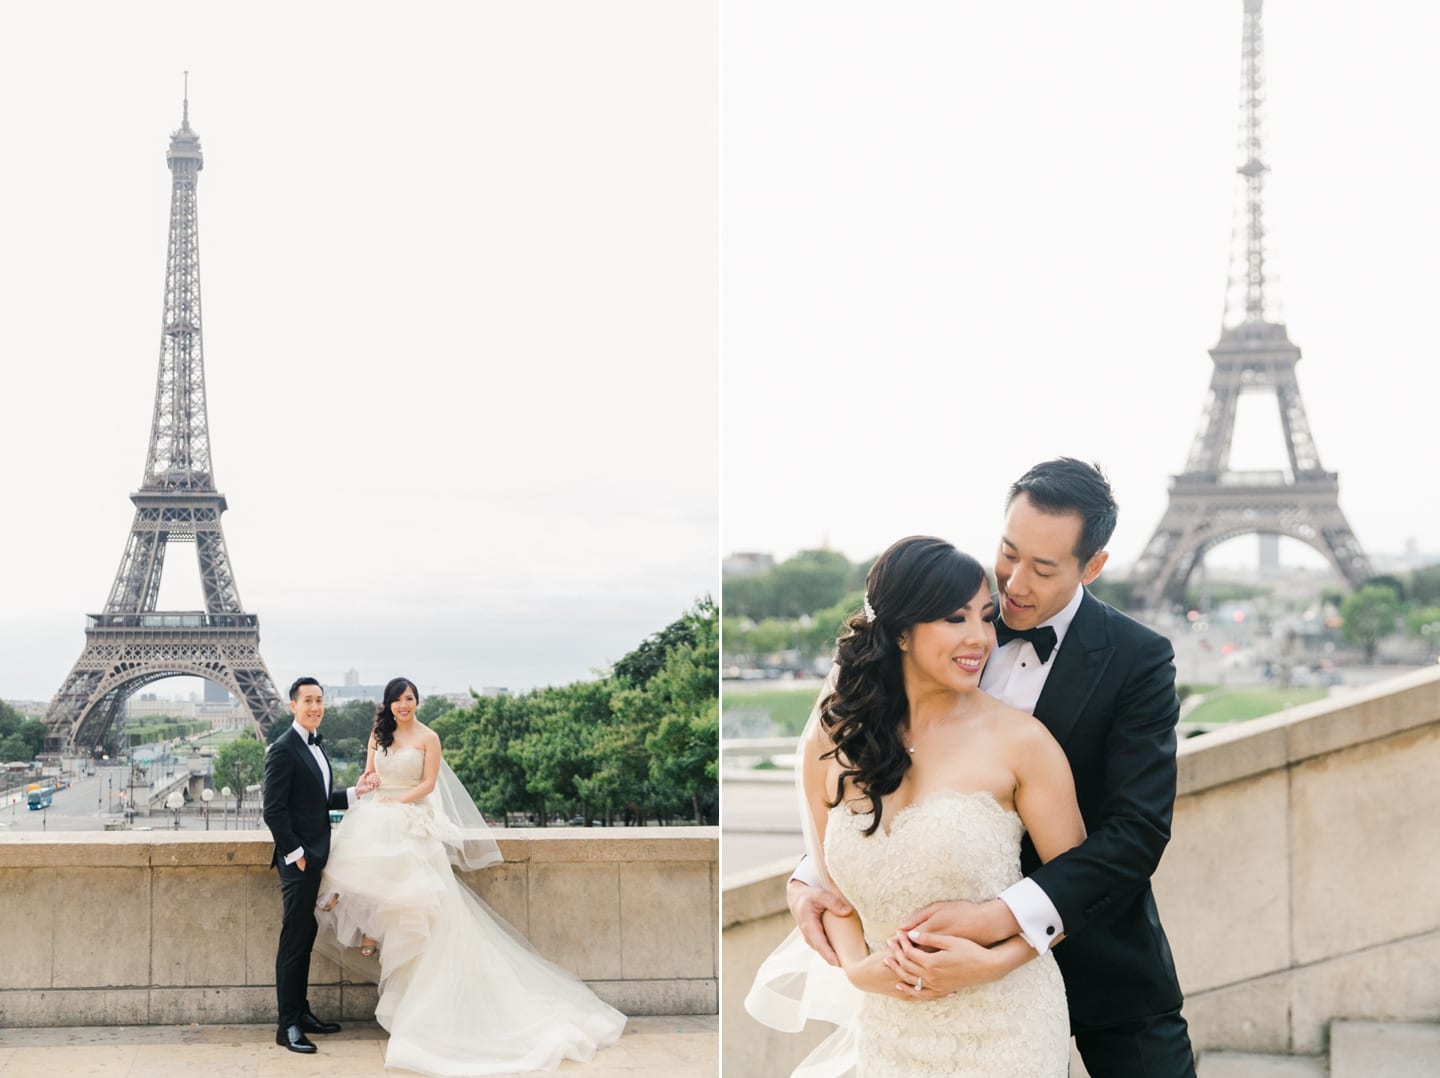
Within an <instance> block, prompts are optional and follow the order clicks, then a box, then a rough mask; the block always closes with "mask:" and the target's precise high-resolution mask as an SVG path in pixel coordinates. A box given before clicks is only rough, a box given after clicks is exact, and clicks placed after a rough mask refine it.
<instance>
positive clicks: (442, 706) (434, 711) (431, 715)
mask: <svg viewBox="0 0 1440 1078" xmlns="http://www.w3.org/2000/svg"><path fill="white" fill-rule="evenodd" d="M454 710H455V705H454V704H452V703H451V702H450V700H449V698H448V697H445V696H427V697H425V700H424V702H423V703H422V704H421V705H420V708H419V710H417V711H416V712H415V717H416V718H417V719H419V720H420V721H421V722H423V723H424V724H425V725H426V726H430V725H432V724H433V723H434V722H435V720H436V719H438V718H439V717H440V716H441V715H446V714H449V713H450V712H451V711H454Z"/></svg>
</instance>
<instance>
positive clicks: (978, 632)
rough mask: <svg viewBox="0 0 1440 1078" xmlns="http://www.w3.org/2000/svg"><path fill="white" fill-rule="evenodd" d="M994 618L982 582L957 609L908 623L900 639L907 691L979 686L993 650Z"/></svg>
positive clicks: (962, 690)
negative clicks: (930, 619)
mask: <svg viewBox="0 0 1440 1078" xmlns="http://www.w3.org/2000/svg"><path fill="white" fill-rule="evenodd" d="M994 622H995V604H994V603H993V602H991V601H990V586H989V585H988V584H986V583H984V582H982V583H981V585H980V590H979V591H977V592H976V593H975V595H974V596H973V597H972V598H971V599H970V601H969V602H968V603H966V604H965V605H964V606H962V607H961V608H960V609H959V610H956V611H954V612H953V613H951V614H949V615H947V616H946V617H943V618H940V619H938V620H936V621H922V622H919V623H917V624H916V625H913V626H911V628H910V630H909V631H908V632H906V633H905V635H904V636H902V637H901V639H900V651H901V656H900V666H901V669H902V671H903V672H904V675H905V690H906V693H907V694H910V695H913V694H914V693H916V692H920V691H925V690H926V689H930V690H934V689H948V690H950V691H954V692H967V691H969V690H971V689H976V688H979V686H980V672H981V671H982V670H984V669H985V660H986V659H987V658H988V657H989V655H990V652H992V651H993V650H995V625H994Z"/></svg>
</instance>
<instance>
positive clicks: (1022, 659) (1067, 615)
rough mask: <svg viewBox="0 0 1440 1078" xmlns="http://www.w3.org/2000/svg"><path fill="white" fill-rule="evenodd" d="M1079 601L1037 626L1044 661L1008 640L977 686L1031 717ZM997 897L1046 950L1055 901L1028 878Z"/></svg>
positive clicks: (1056, 931)
mask: <svg viewBox="0 0 1440 1078" xmlns="http://www.w3.org/2000/svg"><path fill="white" fill-rule="evenodd" d="M1084 598H1085V589H1084V587H1083V586H1082V587H1079V588H1076V589H1075V594H1074V596H1072V597H1071V599H1070V601H1069V602H1068V603H1066V604H1065V606H1064V608H1063V609H1062V610H1061V611H1060V612H1059V613H1058V614H1056V615H1055V616H1054V617H1051V618H1047V619H1046V620H1045V621H1042V622H1041V623H1040V624H1041V625H1048V626H1050V627H1051V628H1052V629H1054V630H1055V650H1054V651H1052V652H1051V653H1050V660H1049V661H1048V662H1043V663H1042V662H1041V661H1040V656H1039V655H1037V654H1035V647H1034V645H1033V644H1031V643H1030V641H1028V640H1019V639H1016V640H1011V641H1010V642H1009V643H1008V644H1006V645H1005V646H1004V647H999V648H996V649H995V651H994V653H993V654H992V655H991V656H990V661H989V662H987V663H986V664H985V672H984V673H983V674H981V675H980V688H981V689H983V690H984V691H985V692H988V693H989V694H990V695H991V696H993V697H995V699H997V700H999V701H1001V702H1002V703H1006V704H1009V705H1010V706H1011V707H1013V708H1015V709H1016V710H1019V711H1026V712H1029V713H1030V714H1032V715H1033V714H1034V713H1035V704H1036V702H1037V701H1038V700H1039V699H1040V693H1041V692H1042V691H1043V690H1044V688H1045V679H1046V678H1047V677H1049V676H1050V671H1051V670H1053V669H1054V668H1055V657H1056V656H1057V655H1059V654H1060V649H1061V648H1062V647H1064V646H1065V634H1066V633H1067V632H1068V631H1069V630H1070V623H1071V622H1072V621H1074V620H1075V612H1076V611H1077V610H1079V609H1080V601H1081V600H1082V599H1084ZM1037 628H1038V626H1037ZM999 898H1000V901H1001V902H1003V903H1005V905H1007V906H1009V907H1010V912H1011V913H1013V914H1014V915H1015V920H1016V921H1018V922H1019V924H1020V935H1022V936H1024V937H1025V942H1026V943H1028V944H1030V946H1031V947H1034V948H1035V950H1036V951H1038V952H1039V953H1040V954H1044V953H1045V952H1046V951H1048V950H1049V949H1050V946H1051V944H1053V943H1054V942H1055V940H1056V938H1057V937H1058V936H1059V935H1060V934H1061V933H1063V932H1064V931H1065V924H1064V922H1063V921H1062V920H1061V918H1060V913H1059V911H1058V910H1056V909H1055V903H1053V902H1051V901H1050V896H1049V895H1047V894H1046V893H1045V892H1044V891H1043V890H1041V888H1040V885H1039V884H1038V883H1036V882H1035V881H1034V880H1032V879H1030V877H1028V876H1026V877H1025V878H1023V879H1021V880H1019V881H1018V882H1016V883H1014V884H1011V885H1010V886H1009V887H1007V888H1005V890H1003V891H1001V892H1000V895H999Z"/></svg>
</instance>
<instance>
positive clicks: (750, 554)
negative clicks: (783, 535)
mask: <svg viewBox="0 0 1440 1078" xmlns="http://www.w3.org/2000/svg"><path fill="white" fill-rule="evenodd" d="M773 568H775V555H773V554H762V553H760V552H758V551H748V550H738V551H736V552H735V553H734V554H731V555H730V556H729V557H728V558H726V559H725V560H724V561H723V562H721V563H720V575H721V576H722V577H726V576H761V575H763V574H765V573H768V572H769V571H770V570H771V569H773Z"/></svg>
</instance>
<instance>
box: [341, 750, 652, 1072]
mask: <svg viewBox="0 0 1440 1078" xmlns="http://www.w3.org/2000/svg"><path fill="white" fill-rule="evenodd" d="M423 766H424V753H423V752H422V751H421V750H420V749H400V750H397V751H392V752H390V753H388V754H387V753H378V754H377V755H376V768H377V770H378V771H379V772H380V778H381V780H382V785H381V787H380V790H379V791H377V792H376V793H374V794H371V795H369V796H367V797H364V798H361V800H360V802H359V803H358V804H357V805H356V806H355V807H354V808H353V809H351V810H350V812H349V813H348V814H347V815H346V818H345V821H344V822H343V823H342V824H341V825H340V827H339V828H338V829H337V830H336V832H335V836H334V840H333V842H332V843H331V851H330V860H329V862H328V863H327V864H326V866H325V873H324V878H323V880H322V882H321V894H322V895H323V894H327V893H329V892H335V893H337V894H338V895H339V896H340V899H339V902H338V903H337V904H336V906H335V907H334V909H333V910H332V911H330V912H322V913H320V914H319V915H318V916H319V918H320V921H321V929H322V930H325V929H327V928H328V929H330V930H332V931H333V932H334V933H335V936H336V937H337V939H338V941H339V943H340V944H341V945H342V946H346V947H356V946H359V944H360V938H361V936H362V935H368V936H370V937H372V938H374V939H377V940H379V941H380V954H379V957H380V976H379V987H380V997H379V1001H378V1002H377V1004H376V1006H375V1019H376V1021H378V1022H379V1023H380V1024H381V1025H382V1026H384V1027H385V1029H387V1030H388V1031H389V1033H390V1042H389V1044H388V1046H387V1047H386V1050H385V1065H386V1066H387V1067H390V1068H403V1069H405V1070H409V1071H417V1072H419V1073H421V1074H429V1075H439V1076H443V1078H472V1076H478V1075H491V1074H510V1073H513V1072H515V1071H526V1070H540V1069H548V1068H552V1067H556V1066H559V1064H560V1062H561V1060H562V1059H574V1060H579V1061H582V1062H583V1061H586V1060H589V1059H590V1057H591V1056H593V1055H594V1054H595V1051H596V1049H597V1048H599V1047H602V1046H604V1045H607V1044H613V1043H614V1042H615V1041H616V1040H617V1039H618V1038H619V1036H620V1033H621V1030H622V1029H623V1028H624V1026H625V1016H624V1015H623V1014H621V1013H620V1012H619V1011H617V1010H615V1009H614V1008H613V1007H611V1006H609V1005H608V1004H606V1003H604V1002H602V1001H601V1000H600V999H599V998H597V997H596V996H595V994H594V993H593V992H591V991H590V989H589V988H588V987H586V985H585V984H584V983H583V982H582V981H581V980H580V979H579V978H577V977H575V976H574V975H573V974H571V973H569V972H567V971H565V970H563V969H561V968H560V967H559V966H556V965H554V964H552V963H550V962H548V961H546V960H545V959H544V958H541V957H540V955H538V954H536V953H535V951H534V950H533V949H532V948H531V947H530V944H529V943H528V942H527V941H526V940H525V939H524V937H522V936H521V935H520V934H519V933H518V932H516V931H515V929H514V928H512V927H511V926H510V925H509V924H507V923H506V922H505V921H504V920H503V919H502V918H501V917H500V916H499V915H498V914H496V913H495V912H494V911H493V910H492V909H490V907H489V906H487V905H486V904H485V903H484V902H482V901H481V900H480V898H479V897H477V896H476V895H475V894H474V893H473V892H472V891H471V890H470V889H469V888H468V887H466V886H464V884H462V883H461V882H460V881H459V879H457V878H456V876H455V874H454V872H453V871H452V870H451V868H450V862H449V858H448V857H447V855H446V852H445V847H444V846H443V845H442V844H441V842H440V840H439V838H438V836H437V833H436V829H435V817H434V815H433V812H432V809H431V807H430V805H429V803H428V802H424V801H422V802H419V803H416V804H382V803H381V802H380V800H379V799H380V797H394V796H397V795H399V794H403V793H404V792H405V791H406V790H408V789H410V788H412V787H413V786H414V785H415V784H416V783H417V782H419V780H420V774H421V770H422V768H423Z"/></svg>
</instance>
